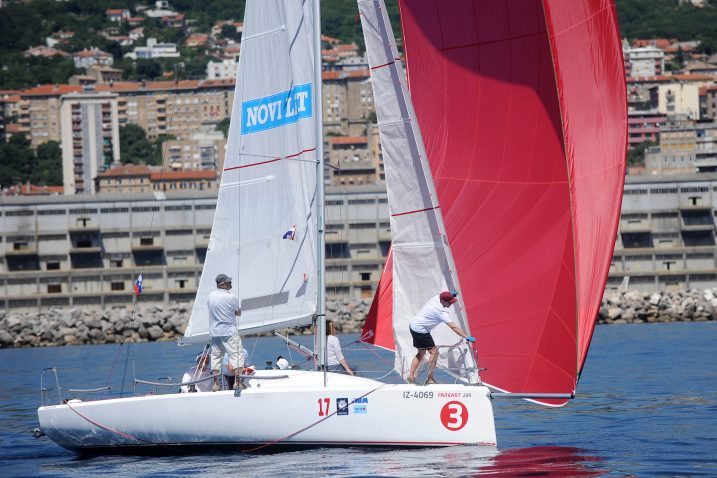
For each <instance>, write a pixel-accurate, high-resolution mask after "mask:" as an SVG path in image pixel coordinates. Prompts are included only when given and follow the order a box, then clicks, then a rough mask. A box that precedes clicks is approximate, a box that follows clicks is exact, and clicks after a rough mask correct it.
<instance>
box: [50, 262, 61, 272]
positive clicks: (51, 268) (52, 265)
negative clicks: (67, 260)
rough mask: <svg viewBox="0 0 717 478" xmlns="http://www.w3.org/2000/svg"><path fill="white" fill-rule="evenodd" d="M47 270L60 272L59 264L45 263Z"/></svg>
mask: <svg viewBox="0 0 717 478" xmlns="http://www.w3.org/2000/svg"><path fill="white" fill-rule="evenodd" d="M47 270H48V271H59V270H60V263H59V262H48V263H47Z"/></svg>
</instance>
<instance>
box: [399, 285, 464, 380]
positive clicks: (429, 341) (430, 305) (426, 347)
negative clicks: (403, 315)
mask: <svg viewBox="0 0 717 478" xmlns="http://www.w3.org/2000/svg"><path fill="white" fill-rule="evenodd" d="M457 301H458V299H456V298H455V296H454V295H453V294H451V293H450V292H448V291H445V292H441V293H440V294H438V295H437V296H435V297H433V298H432V299H431V300H429V301H428V302H426V304H425V305H424V306H423V308H421V311H420V312H419V313H418V314H416V316H415V317H414V318H413V320H412V321H411V324H410V325H409V330H410V331H411V337H413V346H414V347H416V348H417V349H418V353H417V354H416V356H415V357H413V361H411V370H410V371H409V373H408V377H407V378H406V381H407V382H408V383H416V370H418V367H419V366H420V365H421V362H422V361H423V357H424V356H425V355H426V352H428V353H429V354H430V355H431V361H430V363H429V366H428V375H427V376H426V385H429V384H433V383H438V382H436V381H435V379H434V378H433V369H434V368H436V361H437V360H438V350H437V348H436V344H435V342H434V341H433V337H432V336H431V330H433V329H434V328H435V327H436V326H437V325H439V324H442V323H443V324H446V325H448V327H450V328H451V330H453V332H455V333H456V334H458V335H460V336H461V337H463V338H464V339H466V340H467V341H468V342H475V340H476V339H475V338H473V337H471V336H469V335H468V334H466V333H465V332H464V331H463V329H461V328H460V327H458V326H457V325H456V324H454V323H453V321H451V317H450V315H449V314H448V309H449V308H450V307H451V305H453V304H454V303H456V302H457Z"/></svg>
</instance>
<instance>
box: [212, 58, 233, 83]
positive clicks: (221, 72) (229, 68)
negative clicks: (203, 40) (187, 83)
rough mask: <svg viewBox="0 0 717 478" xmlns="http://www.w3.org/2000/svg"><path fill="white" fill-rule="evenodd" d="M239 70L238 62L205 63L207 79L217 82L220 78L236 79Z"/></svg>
mask: <svg viewBox="0 0 717 478" xmlns="http://www.w3.org/2000/svg"><path fill="white" fill-rule="evenodd" d="M238 70H239V61H237V60H236V59H234V58H232V59H231V60H222V61H210V62H209V63H207V78H208V79H210V80H217V79H220V78H236V76H237V71H238Z"/></svg>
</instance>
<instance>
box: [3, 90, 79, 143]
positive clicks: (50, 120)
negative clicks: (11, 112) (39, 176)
mask: <svg viewBox="0 0 717 478" xmlns="http://www.w3.org/2000/svg"><path fill="white" fill-rule="evenodd" d="M80 92H82V86H79V85H43V86H37V87H35V88H30V89H29V90H24V91H22V92H20V97H21V102H20V104H19V111H18V119H17V121H18V125H20V127H21V128H23V130H24V131H27V132H28V133H29V139H30V145H31V146H32V147H33V148H37V147H38V146H40V145H41V144H42V143H46V142H47V141H60V140H61V129H60V128H61V121H60V108H61V106H62V95H66V94H68V93H80Z"/></svg>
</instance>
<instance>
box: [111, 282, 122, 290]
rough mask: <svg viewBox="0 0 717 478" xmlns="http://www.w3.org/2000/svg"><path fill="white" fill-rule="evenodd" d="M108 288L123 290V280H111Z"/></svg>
mask: <svg viewBox="0 0 717 478" xmlns="http://www.w3.org/2000/svg"><path fill="white" fill-rule="evenodd" d="M110 289H111V290H124V282H111V283H110Z"/></svg>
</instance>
